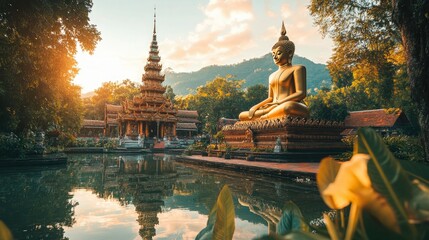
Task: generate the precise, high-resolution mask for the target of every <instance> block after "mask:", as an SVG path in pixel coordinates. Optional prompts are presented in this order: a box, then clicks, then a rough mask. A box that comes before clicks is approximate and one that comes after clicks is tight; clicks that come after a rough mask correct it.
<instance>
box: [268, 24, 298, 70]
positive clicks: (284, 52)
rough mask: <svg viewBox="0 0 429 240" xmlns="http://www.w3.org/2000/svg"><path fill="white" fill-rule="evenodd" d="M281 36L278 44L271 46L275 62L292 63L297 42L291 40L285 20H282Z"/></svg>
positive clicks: (281, 63) (277, 63)
mask: <svg viewBox="0 0 429 240" xmlns="http://www.w3.org/2000/svg"><path fill="white" fill-rule="evenodd" d="M280 34H281V36H280V38H279V40H278V41H277V43H276V44H274V46H273V47H272V48H271V52H272V54H273V60H274V63H275V64H276V65H278V66H283V65H285V64H286V65H292V57H293V54H294V52H295V44H293V42H292V41H289V38H288V37H287V36H286V28H285V25H284V22H282V30H281V32H280Z"/></svg>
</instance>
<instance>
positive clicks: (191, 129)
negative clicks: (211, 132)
mask: <svg viewBox="0 0 429 240" xmlns="http://www.w3.org/2000/svg"><path fill="white" fill-rule="evenodd" d="M176 117H177V128H176V133H177V137H181V138H183V137H185V138H190V137H193V136H195V135H197V133H198V127H197V124H199V123H200V121H199V120H198V112H197V111H193V110H178V111H177V114H176Z"/></svg>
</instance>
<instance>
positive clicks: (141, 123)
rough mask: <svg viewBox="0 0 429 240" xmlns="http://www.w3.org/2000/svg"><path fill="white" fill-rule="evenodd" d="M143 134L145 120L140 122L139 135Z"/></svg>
mask: <svg viewBox="0 0 429 240" xmlns="http://www.w3.org/2000/svg"><path fill="white" fill-rule="evenodd" d="M142 134H143V122H139V136H140V135H142Z"/></svg>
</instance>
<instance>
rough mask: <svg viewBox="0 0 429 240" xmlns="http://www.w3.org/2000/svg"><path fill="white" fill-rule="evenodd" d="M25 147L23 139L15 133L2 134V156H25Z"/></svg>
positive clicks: (0, 137) (0, 144) (0, 143)
mask: <svg viewBox="0 0 429 240" xmlns="http://www.w3.org/2000/svg"><path fill="white" fill-rule="evenodd" d="M24 155H25V148H24V143H23V141H22V140H21V139H20V138H19V137H18V136H17V135H15V134H14V133H10V134H0V156H2V157H23V156H24Z"/></svg>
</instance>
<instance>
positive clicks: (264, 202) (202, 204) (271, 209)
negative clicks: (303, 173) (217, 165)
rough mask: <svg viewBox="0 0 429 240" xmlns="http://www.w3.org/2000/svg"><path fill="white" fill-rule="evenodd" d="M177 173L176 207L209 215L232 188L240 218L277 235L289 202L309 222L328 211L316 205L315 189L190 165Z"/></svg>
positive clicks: (320, 204) (180, 168)
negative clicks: (225, 187) (224, 190)
mask: <svg viewBox="0 0 429 240" xmlns="http://www.w3.org/2000/svg"><path fill="white" fill-rule="evenodd" d="M189 168H193V169H194V170H190V169H189ZM176 169H177V172H178V173H179V174H178V179H177V182H176V185H175V189H174V192H175V196H173V197H172V198H175V199H174V201H175V202H174V203H175V205H176V207H184V208H190V209H193V210H197V211H198V212H201V213H203V214H207V213H208V211H209V210H210V209H211V207H212V206H213V204H214V201H215V200H216V196H217V193H218V192H219V191H220V189H221V187H222V186H223V185H224V184H228V185H229V187H230V189H231V191H232V193H233V195H234V199H237V200H236V201H235V202H234V204H235V206H236V210H235V213H236V217H238V218H240V219H242V220H246V221H249V222H252V223H254V224H258V223H261V224H264V225H267V232H266V233H269V232H275V231H276V225H277V223H278V222H279V220H280V218H281V216H282V213H283V207H284V205H285V204H286V203H287V202H289V201H292V202H294V203H296V204H297V205H298V207H300V208H301V211H302V213H303V215H304V217H305V219H309V220H310V219H314V218H318V217H320V214H321V212H322V211H323V210H327V207H326V206H325V205H324V204H323V201H321V200H320V201H315V199H316V200H317V198H320V196H319V194H318V190H317V187H316V186H315V185H309V184H297V183H295V182H291V181H286V180H284V181H279V179H273V178H268V177H265V176H257V175H247V174H244V173H238V172H233V171H227V170H223V171H222V172H218V171H213V170H212V169H210V168H206V167H200V166H195V165H187V164H177V165H176ZM179 195H180V196H179ZM190 198H193V200H192V201H191V200H190ZM169 201H170V200H169ZM181 204H182V205H181ZM185 204H186V205H185ZM192 204H193V205H192ZM191 205H192V206H191ZM255 215H257V216H259V217H255Z"/></svg>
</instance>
